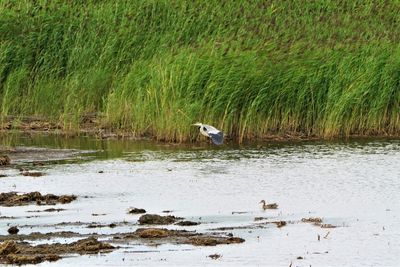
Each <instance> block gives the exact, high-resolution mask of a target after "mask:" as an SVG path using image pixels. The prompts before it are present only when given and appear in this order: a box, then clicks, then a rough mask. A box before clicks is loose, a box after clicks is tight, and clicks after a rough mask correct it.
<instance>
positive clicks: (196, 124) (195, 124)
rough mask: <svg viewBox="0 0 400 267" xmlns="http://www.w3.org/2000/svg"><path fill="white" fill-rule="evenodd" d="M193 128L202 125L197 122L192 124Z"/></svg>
mask: <svg viewBox="0 0 400 267" xmlns="http://www.w3.org/2000/svg"><path fill="white" fill-rule="evenodd" d="M192 125H193V126H199V127H200V126H201V123H200V122H196V123H194V124H192Z"/></svg>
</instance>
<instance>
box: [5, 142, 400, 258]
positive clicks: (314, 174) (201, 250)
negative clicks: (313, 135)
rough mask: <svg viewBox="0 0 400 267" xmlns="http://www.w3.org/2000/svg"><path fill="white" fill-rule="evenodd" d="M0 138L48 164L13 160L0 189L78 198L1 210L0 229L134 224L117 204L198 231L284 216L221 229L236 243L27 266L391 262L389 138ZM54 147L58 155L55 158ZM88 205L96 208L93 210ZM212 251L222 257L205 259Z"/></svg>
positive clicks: (398, 164)
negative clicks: (264, 206) (51, 208)
mask: <svg viewBox="0 0 400 267" xmlns="http://www.w3.org/2000/svg"><path fill="white" fill-rule="evenodd" d="M1 143H2V145H3V147H4V146H6V147H8V148H18V149H23V147H24V149H26V148H27V147H28V148H29V149H28V150H29V151H30V152H29V153H31V154H29V153H14V154H10V155H13V157H14V158H12V160H13V161H14V162H15V163H16V164H18V165H20V166H22V167H24V166H30V168H33V167H32V164H30V163H29V162H30V161H35V160H50V163H51V164H46V165H44V166H36V167H35V170H40V171H44V172H45V173H46V174H47V175H46V176H42V177H38V178H33V177H25V176H21V175H20V172H19V171H18V170H17V169H15V168H8V169H2V170H0V171H1V172H2V173H5V174H7V175H8V177H5V178H0V192H9V191H18V192H28V191H40V192H41V193H54V194H76V195H78V196H81V198H79V199H78V201H75V202H73V203H71V204H68V205H60V206H59V207H63V208H67V210H66V211H63V212H59V213H50V214H46V213H37V215H40V216H39V217H34V218H26V216H27V215H32V213H29V214H28V213H27V211H29V210H38V209H45V208H46V207H38V206H24V207H11V208H4V207H1V210H0V211H1V216H16V217H17V218H16V219H14V220H0V233H1V234H6V230H7V224H9V223H12V224H16V225H21V226H22V227H21V233H30V232H33V231H41V232H46V231H54V230H73V231H79V232H82V233H88V232H92V231H93V232H98V233H112V232H123V231H134V230H135V229H136V228H137V226H136V225H132V224H129V225H127V226H123V227H116V228H113V229H110V228H101V229H88V228H85V227H84V226H82V227H79V226H76V227H72V228H71V226H68V227H69V228H68V227H57V229H55V227H54V226H52V225H53V224H55V223H60V222H66V221H67V222H76V221H81V222H93V221H96V222H102V223H112V222H121V221H127V222H131V223H135V222H136V220H137V219H138V217H139V216H136V215H128V214H126V211H127V209H128V208H129V207H138V208H145V209H146V210H147V212H148V213H157V214H162V211H164V210H172V211H173V213H172V214H173V215H176V216H181V217H185V218H186V219H189V220H194V221H201V222H202V224H201V225H199V226H195V227H192V228H190V229H193V230H198V231H207V230H208V229H213V228H217V227H221V226H224V227H226V226H248V225H253V224H254V223H257V222H255V221H254V218H255V217H260V216H262V217H267V218H268V219H270V220H285V221H289V222H290V223H289V224H288V225H287V226H285V227H282V228H276V226H275V225H272V224H271V225H268V227H267V228H265V229H236V230H232V231H230V232H232V233H233V234H234V235H236V236H240V237H243V238H244V239H246V242H245V243H243V244H238V245H220V246H216V247H193V246H189V245H184V246H182V245H180V246H177V245H161V246H157V247H154V246H144V245H141V244H135V243H132V244H130V245H129V246H127V247H125V248H122V249H119V250H117V251H115V252H112V253H109V254H102V255H95V256H79V257H70V258H65V259H63V260H60V261H58V262H56V263H53V264H52V263H42V264H40V265H39V266H47V265H54V264H57V265H59V266H62V265H65V266H78V265H81V266H84V265H85V266H91V265H105V266H119V265H121V266H129V265H130V266H131V265H134V266H148V265H151V266H164V265H165V266H167V265H168V266H177V265H180V266H205V265H217V266H218V265H220V266H244V265H246V266H289V264H290V263H291V262H292V266H310V265H311V266H399V265H400V261H399V256H398V255H400V193H399V192H400V141H399V140H369V141H365V140H364V141H351V142H301V143H265V144H261V145H257V146H255V145H248V146H243V147H238V146H230V145H226V146H222V147H213V146H209V145H208V144H196V145H189V146H178V145H165V144H154V143H151V142H134V141H113V140H107V141H105V140H94V139H89V138H73V139H64V138H60V137H54V136H33V137H29V138H28V137H23V136H6V137H5V136H3V137H1ZM43 148H46V149H43ZM48 149H50V150H48ZM32 150H33V152H32ZM38 151H39V153H38ZM60 151H61V152H62V153H61V158H62V159H59V158H57V157H60ZM99 171H103V173H99ZM83 196H88V198H83ZM261 199H265V200H266V201H267V202H268V201H270V202H277V203H278V204H279V209H278V210H267V211H263V210H261V208H260V205H259V204H258V203H259V201H260V200H261ZM56 207H58V206H56ZM236 212H241V213H239V214H238V213H236ZM93 213H97V214H106V215H104V216H96V217H93V216H92V214H93ZM308 217H321V218H323V220H324V223H329V224H333V225H336V226H338V227H337V228H334V229H323V228H320V227H317V226H313V225H310V224H305V223H301V222H299V221H300V220H301V218H308ZM23 225H25V226H23ZM169 228H179V226H169ZM186 229H187V228H186ZM318 235H319V236H320V240H319V241H318ZM324 237H326V238H324ZM57 241H60V240H57ZM62 241H63V240H61V242H62ZM66 241H68V242H69V241H70V240H64V242H66ZM215 253H217V254H221V255H222V257H221V258H220V259H218V260H212V259H210V258H209V257H207V256H208V255H210V254H215ZM298 257H302V258H303V259H297V258H298Z"/></svg>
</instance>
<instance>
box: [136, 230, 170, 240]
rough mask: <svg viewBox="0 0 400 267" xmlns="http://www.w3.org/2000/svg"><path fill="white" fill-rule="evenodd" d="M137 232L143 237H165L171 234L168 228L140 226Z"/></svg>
mask: <svg viewBox="0 0 400 267" xmlns="http://www.w3.org/2000/svg"><path fill="white" fill-rule="evenodd" d="M136 233H137V234H138V236H139V237H141V238H163V237H167V236H169V231H168V230H167V229H160V228H139V229H137V230H136Z"/></svg>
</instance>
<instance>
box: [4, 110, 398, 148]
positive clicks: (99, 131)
mask: <svg viewBox="0 0 400 267" xmlns="http://www.w3.org/2000/svg"><path fill="white" fill-rule="evenodd" d="M10 132H17V133H21V134H56V135H63V136H77V135H86V136H89V137H95V138H100V139H124V140H154V141H158V142H163V143H175V142H173V141H166V140H165V139H163V138H161V139H160V138H156V137H152V136H151V135H149V134H146V135H141V136H138V135H137V134H134V133H133V132H132V131H129V130H123V129H113V128H110V127H104V126H103V125H102V124H101V123H100V118H98V117H97V115H96V114H88V115H84V116H82V118H81V123H80V125H79V127H77V129H67V128H65V127H64V125H63V124H62V123H60V122H53V121H49V120H47V119H45V118H42V117H36V116H25V117H17V116H7V117H6V118H4V119H3V122H2V123H0V134H7V133H10ZM371 138H374V139H387V138H390V139H400V135H390V134H376V133H368V134H350V135H349V136H340V135H339V136H337V137H334V138H332V137H329V138H326V137H323V136H319V135H315V134H305V133H301V132H279V133H272V132H271V133H267V134H265V135H264V136H262V137H254V138H251V140H250V139H245V140H243V141H241V142H240V143H252V142H255V143H257V142H267V141H268V142H271V141H272V142H298V141H323V140H341V139H345V140H349V139H371ZM225 140H226V142H228V143H229V142H233V143H235V142H237V138H236V137H235V136H233V135H232V136H229V135H228V134H226V136H225Z"/></svg>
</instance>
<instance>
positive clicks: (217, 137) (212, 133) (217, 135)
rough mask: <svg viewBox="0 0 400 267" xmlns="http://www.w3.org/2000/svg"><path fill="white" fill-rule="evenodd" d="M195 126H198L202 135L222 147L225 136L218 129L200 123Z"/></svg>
mask: <svg viewBox="0 0 400 267" xmlns="http://www.w3.org/2000/svg"><path fill="white" fill-rule="evenodd" d="M193 125H195V126H198V127H199V130H200V133H201V134H202V135H204V136H207V137H209V138H211V141H212V142H213V143H214V144H215V145H222V143H223V142H224V134H223V133H222V132H221V131H220V130H218V129H217V128H215V127H213V126H211V125H207V124H203V123H200V122H197V123H195V124H193Z"/></svg>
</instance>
